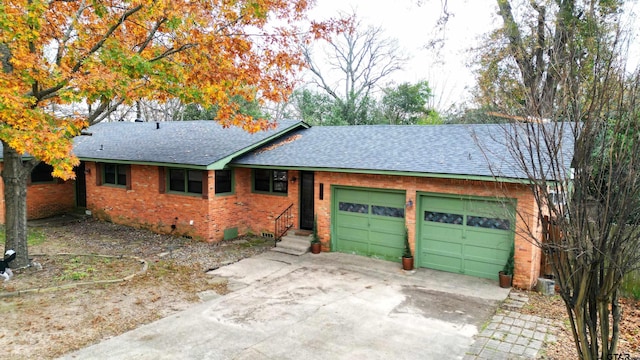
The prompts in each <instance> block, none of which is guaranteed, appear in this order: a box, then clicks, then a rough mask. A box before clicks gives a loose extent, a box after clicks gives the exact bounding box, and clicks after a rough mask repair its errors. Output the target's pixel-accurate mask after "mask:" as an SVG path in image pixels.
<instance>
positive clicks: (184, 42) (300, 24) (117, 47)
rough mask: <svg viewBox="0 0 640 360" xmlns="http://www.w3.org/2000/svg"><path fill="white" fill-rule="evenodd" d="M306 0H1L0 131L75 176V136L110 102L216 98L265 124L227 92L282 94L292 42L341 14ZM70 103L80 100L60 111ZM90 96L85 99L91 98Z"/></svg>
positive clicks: (225, 108) (335, 24)
mask: <svg viewBox="0 0 640 360" xmlns="http://www.w3.org/2000/svg"><path fill="white" fill-rule="evenodd" d="M312 5H313V1H311V0H4V1H2V2H1V3H0V62H1V64H2V71H0V140H2V141H3V142H4V143H5V144H8V145H9V146H10V147H12V148H13V149H15V150H16V152H17V153H19V154H24V153H28V154H30V155H32V156H34V157H36V158H38V159H40V160H42V161H45V162H47V163H49V164H51V165H53V166H54V169H55V171H54V175H55V176H58V177H61V178H70V177H72V176H73V167H74V166H75V165H77V163H78V160H77V159H76V158H75V157H74V156H73V154H72V153H71V142H72V138H73V137H74V136H76V135H78V134H79V132H80V130H81V129H82V128H83V127H86V126H87V125H88V124H90V123H91V122H92V121H95V120H96V119H97V118H98V116H99V115H100V114H103V113H104V112H107V111H111V109H112V104H132V103H133V102H135V101H137V100H141V99H147V100H154V101H159V102H163V101H166V100H168V99H174V98H178V99H180V100H182V101H183V102H184V103H199V104H201V105H203V106H205V107H209V106H216V107H217V108H218V109H219V110H218V118H217V119H216V120H217V121H219V122H220V123H222V124H223V125H225V126H231V125H235V126H241V127H243V128H244V129H246V130H247V131H258V130H260V129H264V128H266V127H268V126H269V124H268V122H267V121H266V120H264V119H252V118H250V117H248V116H247V115H243V114H241V113H239V112H238V111H237V104H236V103H235V102H234V101H231V99H232V98H234V97H238V96H240V97H242V98H245V99H246V100H248V101H254V100H255V98H256V96H257V97H258V100H260V101H261V100H269V101H276V102H277V101H282V100H284V99H286V97H287V96H288V95H289V93H290V92H291V91H292V89H293V86H294V78H295V77H294V75H295V74H296V72H297V71H299V70H300V69H301V67H302V66H303V65H304V63H303V58H302V56H301V53H300V46H299V45H300V43H301V42H308V41H311V40H313V39H315V38H319V37H324V36H326V35H327V34H328V33H330V32H333V31H336V30H340V29H341V28H344V27H346V26H347V25H348V22H347V21H346V20H330V21H327V22H320V23H318V22H313V21H310V20H309V19H308V18H307V13H308V11H309V10H310V8H311V6H312ZM69 104H76V105H77V104H84V107H85V108H87V111H80V112H74V113H64V112H62V111H60V109H65V106H67V105H69ZM89 105H90V106H89Z"/></svg>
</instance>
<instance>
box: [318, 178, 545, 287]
mask: <svg viewBox="0 0 640 360" xmlns="http://www.w3.org/2000/svg"><path fill="white" fill-rule="evenodd" d="M320 183H322V184H324V199H323V200H320V199H319V198H318V193H319V184H320ZM335 185H339V186H357V187H369V188H380V189H397V190H405V191H406V201H409V200H411V201H412V202H413V206H412V207H410V208H408V209H407V211H406V223H407V228H408V229H409V242H410V243H411V247H412V248H413V250H414V253H415V233H416V214H415V212H416V205H417V198H416V196H417V194H418V193H419V192H432V193H442V194H459V195H474V196H499V197H507V198H512V199H516V200H517V207H518V212H519V213H520V214H521V215H523V216H517V217H518V218H517V220H516V239H515V276H514V286H516V287H520V288H527V289H528V288H531V287H532V286H533V285H534V284H535V281H536V279H537V274H538V272H539V267H540V249H539V248H538V247H535V246H533V245H532V243H531V241H530V240H531V239H530V237H529V236H528V235H527V233H528V232H527V231H525V230H526V229H527V228H529V227H533V228H534V229H536V231H539V226H538V224H537V222H536V221H534V219H536V218H535V217H534V215H536V213H535V204H534V199H533V196H532V195H531V192H530V190H529V188H528V187H526V186H523V185H516V184H502V185H501V184H497V183H494V182H482V181H470V180H454V179H435V178H422V177H408V176H391V175H367V174H346V173H335V172H316V173H315V213H316V214H317V217H318V235H319V236H320V238H321V241H322V246H323V250H325V251H328V250H329V249H330V246H331V244H330V236H331V186H335ZM524 219H527V221H525V220H524ZM537 238H538V239H539V236H538V237H537Z"/></svg>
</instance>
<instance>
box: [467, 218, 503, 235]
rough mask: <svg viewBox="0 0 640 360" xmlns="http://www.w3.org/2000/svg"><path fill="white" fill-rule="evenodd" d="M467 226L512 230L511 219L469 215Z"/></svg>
mask: <svg viewBox="0 0 640 360" xmlns="http://www.w3.org/2000/svg"><path fill="white" fill-rule="evenodd" d="M467 226H473V227H481V228H485V229H495V230H507V231H509V230H511V221H509V220H507V219H500V218H489V217H483V216H471V215H469V216H467Z"/></svg>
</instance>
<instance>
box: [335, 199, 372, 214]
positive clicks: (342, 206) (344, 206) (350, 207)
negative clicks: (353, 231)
mask: <svg viewBox="0 0 640 360" xmlns="http://www.w3.org/2000/svg"><path fill="white" fill-rule="evenodd" d="M338 209H339V210H340V211H348V212H353V213H359V214H368V213H369V205H367V204H356V203H348V202H342V201H341V202H340V203H339V204H338Z"/></svg>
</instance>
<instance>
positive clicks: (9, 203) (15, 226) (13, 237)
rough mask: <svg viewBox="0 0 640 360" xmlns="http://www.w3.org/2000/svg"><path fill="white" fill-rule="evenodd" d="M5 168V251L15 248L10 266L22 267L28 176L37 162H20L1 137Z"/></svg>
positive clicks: (26, 260) (26, 261) (25, 261)
mask: <svg viewBox="0 0 640 360" xmlns="http://www.w3.org/2000/svg"><path fill="white" fill-rule="evenodd" d="M2 149H3V151H2V153H3V156H4V168H3V169H2V180H3V181H4V201H5V252H6V250H7V249H13V250H15V251H16V259H15V260H14V261H13V262H12V263H11V266H12V267H22V266H27V265H28V264H29V252H28V249H27V177H28V176H29V175H30V174H31V170H33V167H35V164H37V162H35V161H33V162H32V161H30V162H28V163H26V164H23V161H22V155H21V154H18V153H17V152H16V151H15V150H14V149H13V148H11V147H10V146H9V144H7V143H6V142H4V141H2Z"/></svg>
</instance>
